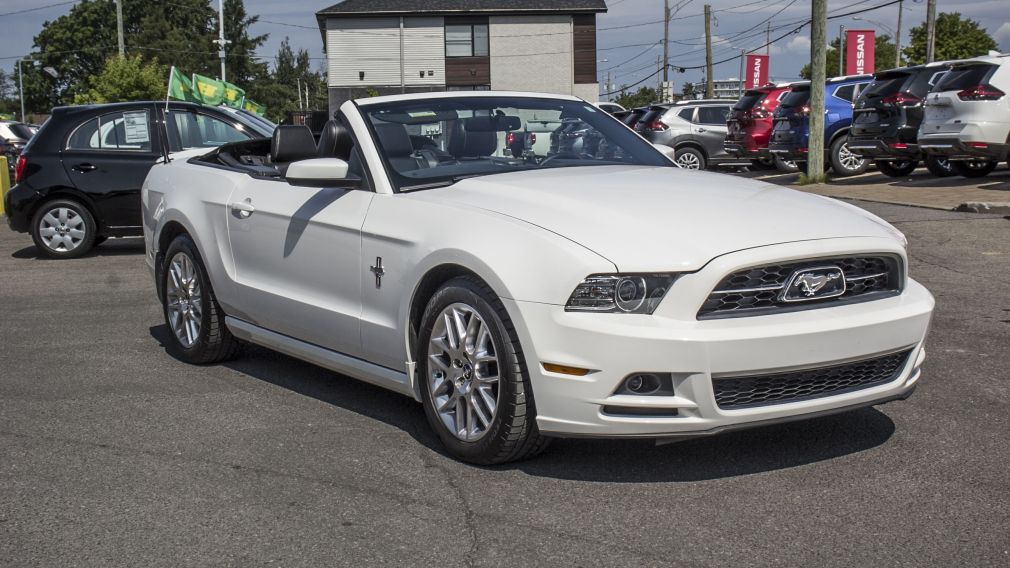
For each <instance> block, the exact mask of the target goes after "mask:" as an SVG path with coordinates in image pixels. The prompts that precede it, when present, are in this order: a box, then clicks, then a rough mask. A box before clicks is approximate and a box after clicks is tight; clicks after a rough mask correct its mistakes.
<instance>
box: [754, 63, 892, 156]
mask: <svg viewBox="0 0 1010 568" xmlns="http://www.w3.org/2000/svg"><path fill="white" fill-rule="evenodd" d="M872 81H873V75H852V76H848V77H835V78H834V79H828V81H827V83H826V84H825V86H824V106H825V115H824V143H825V147H824V150H825V153H826V154H827V158H828V162H829V164H830V165H831V169H832V170H834V172H835V173H836V174H837V175H840V176H852V175H857V174H861V173H863V172H865V171H866V168H867V167H868V166H869V160H867V159H865V158H863V157H862V156H858V155H856V154H854V153H852V152H851V151H850V150H849V148H848V146H847V139H848V137H849V127H851V126H852V101H854V100H856V97H858V96H859V92H860V91H861V90H862V89H863V88H865V87H866V86H867V85H869V84H870V82H872ZM809 136H810V83H809V82H805V83H797V84H794V85H793V87H792V91H790V92H789V94H788V95H786V96H785V98H783V99H782V102H781V103H779V107H778V108H777V109H775V114H774V126H773V127H772V136H771V141H770V143H769V145H768V150H769V151H770V152H771V153H772V154H774V155H776V156H779V157H780V158H782V159H784V160H793V161H796V162H801V163H802V162H806V160H807V155H808V152H809V149H808V147H807V146H808V144H807V140H808V138H809ZM801 169H802V168H801Z"/></svg>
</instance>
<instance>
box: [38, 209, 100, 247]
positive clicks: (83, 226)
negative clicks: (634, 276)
mask: <svg viewBox="0 0 1010 568" xmlns="http://www.w3.org/2000/svg"><path fill="white" fill-rule="evenodd" d="M96 233H97V227H96V226H95V218H94V217H92V216H91V212H90V211H88V208H87V207H84V206H83V205H81V204H80V203H78V202H77V201H74V200H73V199H57V200H54V201H50V202H49V203H46V204H45V205H43V206H42V207H40V208H39V210H38V211H37V212H36V213H35V217H34V218H33V220H32V240H33V241H35V246H36V247H38V248H39V250H40V251H41V252H42V254H44V255H45V256H48V257H49V258H77V257H79V256H82V255H84V254H87V252H88V251H90V250H91V248H92V247H94V246H95V236H96Z"/></svg>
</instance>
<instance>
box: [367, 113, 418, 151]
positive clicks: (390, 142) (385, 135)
mask: <svg viewBox="0 0 1010 568" xmlns="http://www.w3.org/2000/svg"><path fill="white" fill-rule="evenodd" d="M374 126H375V135H376V136H377V137H378V138H379V143H380V144H381V145H382V149H383V150H385V151H386V156H388V157H390V158H399V157H403V156H409V155H411V154H413V153H414V146H413V145H412V144H411V143H410V135H409V134H407V129H406V128H405V127H404V126H403V125H402V124H394V123H392V122H377V123H375V124H374Z"/></svg>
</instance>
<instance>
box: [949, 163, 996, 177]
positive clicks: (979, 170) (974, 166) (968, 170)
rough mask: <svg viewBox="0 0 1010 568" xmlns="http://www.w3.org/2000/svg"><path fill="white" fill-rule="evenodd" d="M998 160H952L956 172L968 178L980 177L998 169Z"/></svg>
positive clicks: (952, 166)
mask: <svg viewBox="0 0 1010 568" xmlns="http://www.w3.org/2000/svg"><path fill="white" fill-rule="evenodd" d="M998 163H999V162H997V161H996V160H975V161H971V162H951V163H950V166H951V168H953V170H954V173H955V174H956V175H959V176H961V177H966V178H980V177H985V176H987V175H989V173H990V172H992V171H993V170H995V169H996V165H997V164H998Z"/></svg>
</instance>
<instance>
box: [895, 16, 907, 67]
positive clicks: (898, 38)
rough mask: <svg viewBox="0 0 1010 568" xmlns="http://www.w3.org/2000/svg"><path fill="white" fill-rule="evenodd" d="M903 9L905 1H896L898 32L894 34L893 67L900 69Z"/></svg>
mask: <svg viewBox="0 0 1010 568" xmlns="http://www.w3.org/2000/svg"><path fill="white" fill-rule="evenodd" d="M904 9H905V0H898V31H897V33H895V34H894V66H895V67H901V13H902V11H904Z"/></svg>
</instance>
